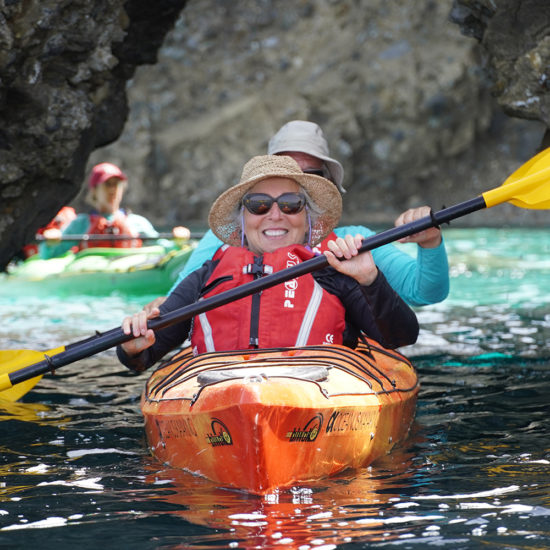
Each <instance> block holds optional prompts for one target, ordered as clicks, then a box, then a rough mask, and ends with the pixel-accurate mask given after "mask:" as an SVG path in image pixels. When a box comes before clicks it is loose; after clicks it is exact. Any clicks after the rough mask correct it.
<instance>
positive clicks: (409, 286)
mask: <svg viewBox="0 0 550 550" xmlns="http://www.w3.org/2000/svg"><path fill="white" fill-rule="evenodd" d="M334 232H335V233H336V235H337V236H338V237H344V236H345V235H348V234H349V235H356V234H358V233H359V234H361V235H363V237H369V236H370V235H374V231H372V230H371V229H368V228H367V227H364V226H362V225H348V226H344V227H337V228H336V229H335V230H334ZM222 245H223V243H222V241H220V240H219V239H218V238H217V237H216V236H215V235H214V233H212V231H208V232H207V233H206V234H205V236H204V237H203V238H202V239H201V241H200V242H199V245H198V246H197V247H196V248H195V250H194V251H193V253H192V254H191V256H190V258H189V260H188V261H187V263H186V264H185V267H184V268H183V270H182V271H181V273H180V274H179V276H178V279H177V281H176V282H175V283H174V285H173V286H172V288H171V289H170V293H171V292H172V291H173V290H174V289H175V288H176V287H177V286H178V284H179V283H180V281H182V280H183V279H184V278H185V277H187V275H189V274H190V273H191V272H193V271H195V270H196V269H198V268H199V267H201V266H202V264H203V263H204V262H205V261H207V260H210V259H212V257H213V256H214V254H215V252H216V250H218V248H220V246H222ZM416 248H417V257H416V258H413V257H412V256H410V255H409V254H407V253H406V252H403V251H402V250H399V249H398V248H397V247H395V246H393V245H391V244H387V245H384V246H381V247H379V248H375V249H374V250H373V251H372V257H373V259H374V262H375V264H376V265H377V267H378V268H379V269H380V270H381V271H382V273H384V275H385V277H386V279H387V280H388V282H389V283H390V285H391V286H392V288H393V289H394V290H395V291H396V292H397V293H398V294H399V295H400V296H401V298H403V300H405V302H407V303H408V304H409V305H411V306H424V305H428V304H435V303H437V302H441V301H443V300H444V299H445V298H446V297H447V296H448V294H449V262H448V259H447V252H446V250H445V244H444V242H443V240H442V241H441V244H440V245H439V246H438V247H436V248H422V247H420V246H417V247H416Z"/></svg>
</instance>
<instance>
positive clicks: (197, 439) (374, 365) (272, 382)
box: [141, 342, 419, 494]
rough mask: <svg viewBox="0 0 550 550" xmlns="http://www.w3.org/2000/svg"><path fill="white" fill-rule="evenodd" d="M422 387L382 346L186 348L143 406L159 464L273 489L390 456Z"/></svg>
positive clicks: (158, 377)
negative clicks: (209, 350) (194, 350)
mask: <svg viewBox="0 0 550 550" xmlns="http://www.w3.org/2000/svg"><path fill="white" fill-rule="evenodd" d="M418 388H419V386H418V379H417V376H416V372H415V370H414V368H413V367H412V365H411V364H410V363H409V362H408V361H407V360H406V359H405V358H404V357H403V356H401V355H399V354H398V353H396V352H393V351H388V350H384V348H381V347H380V346H379V345H377V344H375V343H374V342H370V348H369V349H367V348H363V349H362V350H351V349H349V348H345V347H342V346H312V347H306V348H287V349H278V350H249V351H240V352H224V353H210V354H203V355H200V356H197V357H193V356H192V355H191V353H190V352H189V351H188V350H186V351H184V352H182V353H181V354H179V355H177V356H176V357H175V358H174V359H173V360H171V361H169V362H167V363H166V364H164V365H161V367H159V368H158V369H157V370H156V371H155V372H154V373H153V375H152V376H151V378H150V379H149V381H148V383H147V385H146V388H145V391H144V393H143V396H142V402H141V407H142V412H143V414H144V418H145V429H146V433H147V438H148V442H149V446H150V449H151V452H152V453H153V455H154V456H156V457H157V458H158V459H159V460H160V461H162V462H165V463H167V464H169V465H171V466H173V467H177V468H182V469H184V470H186V471H189V472H192V473H194V474H197V475H202V476H204V477H206V478H208V479H211V480H213V481H215V482H217V483H219V484H220V485H222V486H226V487H234V488H237V489H242V490H245V491H248V492H250V493H255V494H265V493H268V492H271V491H273V490H276V489H279V488H284V487H289V486H291V485H293V484H296V483H303V482H307V481H312V480H316V479H321V478H323V477H327V476H330V475H334V474H336V473H338V472H340V471H342V470H345V469H347V468H359V467H363V466H366V465H368V464H370V463H371V462H372V461H373V460H375V459H376V458H379V457H380V456H382V455H384V454H386V453H388V452H389V451H390V450H391V449H392V447H393V446H394V445H395V444H396V443H397V442H399V441H401V440H402V439H404V438H405V437H406V435H407V433H408V430H409V428H410V425H411V423H412V420H413V418H414V411H415V404H416V397H417V394H418Z"/></svg>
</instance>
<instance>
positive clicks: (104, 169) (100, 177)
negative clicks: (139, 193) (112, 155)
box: [88, 162, 128, 189]
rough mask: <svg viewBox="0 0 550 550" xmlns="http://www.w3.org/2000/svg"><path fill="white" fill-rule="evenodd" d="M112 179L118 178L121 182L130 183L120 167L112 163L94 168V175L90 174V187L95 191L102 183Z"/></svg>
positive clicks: (105, 163)
mask: <svg viewBox="0 0 550 550" xmlns="http://www.w3.org/2000/svg"><path fill="white" fill-rule="evenodd" d="M111 178H118V179H119V180H121V181H128V178H127V177H126V174H125V173H124V172H123V171H122V170H121V169H120V168H119V167H118V166H115V165H114V164H111V163H110V162H102V163H101V164H96V165H95V166H94V167H93V168H92V173H91V174H90V179H89V180H88V187H89V188H90V189H93V188H94V187H97V186H98V185H99V184H100V183H103V182H104V181H107V180H108V179H111Z"/></svg>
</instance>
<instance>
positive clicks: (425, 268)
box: [145, 120, 449, 309]
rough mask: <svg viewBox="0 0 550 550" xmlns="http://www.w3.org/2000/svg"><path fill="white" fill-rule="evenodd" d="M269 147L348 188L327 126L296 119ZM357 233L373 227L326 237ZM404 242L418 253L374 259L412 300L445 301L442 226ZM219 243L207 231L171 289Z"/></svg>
mask: <svg viewBox="0 0 550 550" xmlns="http://www.w3.org/2000/svg"><path fill="white" fill-rule="evenodd" d="M267 153H268V154H269V155H288V156H290V157H292V158H293V159H294V160H295V161H296V162H297V163H298V164H299V165H300V167H301V168H302V170H303V171H304V172H305V173H310V174H318V175H323V176H324V177H326V178H327V179H329V180H330V181H332V182H333V184H334V185H336V187H337V188H338V190H339V191H340V192H341V193H345V189H344V187H343V181H344V168H343V167H342V165H341V164H340V163H339V162H338V161H337V160H336V159H334V158H332V157H331V156H330V152H329V148H328V143H327V141H326V139H325V136H324V134H323V130H322V129H321V128H320V127H319V126H318V125H317V124H315V123H314V122H309V121H305V120H292V121H290V122H288V123H286V124H285V125H283V126H282V127H281V128H280V129H279V131H278V132H277V133H276V134H275V135H274V136H273V137H272V138H271V139H270V140H269V144H268V148H267ZM429 213H430V208H429V207H428V206H421V207H419V208H412V209H409V210H407V211H406V212H403V213H402V214H401V215H400V216H399V217H398V218H397V219H396V220H395V225H396V226H399V225H403V224H405V223H409V222H412V221H414V220H417V219H419V218H423V217H424V216H427V215H429ZM356 233H360V234H361V235H363V236H364V237H368V236H370V235H373V234H374V231H372V230H371V229H369V228H367V227H364V226H342V227H337V228H336V229H335V230H334V234H333V235H329V237H328V238H327V240H328V239H333V238H334V237H335V236H338V237H342V236H345V235H347V234H352V235H354V234H356ZM401 242H411V243H416V244H417V245H418V246H417V256H416V258H413V257H412V256H410V255H409V254H407V253H406V252H403V251H401V250H399V249H398V248H397V247H395V246H393V245H391V244H388V245H385V246H382V247H379V248H376V249H375V250H373V252H372V254H373V258H374V261H375V263H376V265H377V266H378V267H379V268H380V269H381V270H382V271H383V272H384V274H385V276H386V277H387V279H388V282H389V283H390V285H391V286H392V287H393V288H394V289H395V290H396V291H397V292H398V293H399V295H400V296H401V297H402V298H403V299H404V300H405V301H406V302H407V303H408V304H409V305H412V306H423V305H428V304H434V303H437V302H441V301H443V300H444V299H445V298H446V297H447V295H448V294H449V264H448V260H447V253H446V251H445V245H444V243H443V239H442V236H441V231H440V230H439V229H438V228H435V227H433V228H430V229H427V230H425V231H422V232H420V233H417V234H416V235H412V236H410V237H406V238H404V239H402V240H401ZM221 245H222V242H221V241H220V240H219V239H218V238H217V237H216V236H215V235H214V233H213V232H212V231H208V232H207V233H206V234H205V235H204V237H203V238H202V239H201V240H200V242H199V244H198V245H197V247H196V248H195V249H194V250H193V252H192V254H191V256H190V257H189V260H188V261H187V263H186V264H185V267H184V269H183V270H182V272H181V273H180V274H179V276H178V279H177V280H176V282H175V284H174V285H173V287H172V288H171V290H170V292H172V291H173V290H174V289H175V288H176V287H177V285H178V284H179V282H180V281H181V280H182V279H184V278H185V277H187V276H188V275H189V274H190V273H191V272H192V271H194V270H195V269H197V268H198V267H200V266H201V265H202V264H203V263H204V262H205V261H206V260H208V259H210V258H212V257H213V256H214V254H215V252H216V250H218V249H219V247H220V246H221ZM325 247H326V243H321V244H320V250H324V249H325ZM163 301H164V298H157V299H156V300H154V301H153V302H151V303H150V304H148V305H147V306H145V307H146V309H147V308H149V307H153V306H155V305H156V306H158V305H160V304H161V303H162V302H163Z"/></svg>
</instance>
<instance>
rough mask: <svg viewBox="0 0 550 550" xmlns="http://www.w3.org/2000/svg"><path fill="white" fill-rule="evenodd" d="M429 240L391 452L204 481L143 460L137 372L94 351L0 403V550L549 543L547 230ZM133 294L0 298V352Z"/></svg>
mask: <svg viewBox="0 0 550 550" xmlns="http://www.w3.org/2000/svg"><path fill="white" fill-rule="evenodd" d="M445 236H446V237H445V238H446V243H447V247H448V251H449V257H450V261H451V277H452V279H451V294H450V296H449V298H448V299H447V300H446V301H445V302H443V303H441V304H438V305H434V306H430V307H425V308H418V310H417V313H418V316H419V320H420V324H421V335H420V338H419V342H418V343H417V344H416V345H415V346H411V347H409V348H407V349H406V350H405V353H406V354H407V355H408V356H409V357H410V358H411V359H412V360H413V362H414V363H415V365H416V367H417V369H418V372H419V377H420V381H421V391H420V396H419V401H418V406H417V414H416V420H415V423H414V425H413V427H412V430H411V433H410V437H409V438H408V439H407V441H406V442H405V443H404V444H402V445H401V446H400V447H399V448H396V449H394V451H393V452H392V453H391V454H389V455H388V456H386V457H384V458H383V459H381V460H379V461H378V462H376V463H375V464H373V465H372V466H370V467H367V468H363V469H362V470H360V471H348V472H345V473H343V474H341V475H339V476H337V477H335V478H333V479H329V480H323V481H319V482H316V483H311V484H304V485H303V486H299V487H294V488H292V489H291V490H285V491H281V492H279V493H275V494H271V495H268V496H266V497H263V498H262V497H256V496H250V495H247V494H244V493H240V492H237V491H231V490H225V489H221V488H218V487H216V486H215V484H213V483H211V482H209V481H207V480H204V479H201V478H197V477H193V476H191V475H189V474H186V473H183V472H181V471H177V470H174V469H171V468H168V467H166V466H164V465H162V464H159V463H158V462H156V461H155V460H154V459H153V458H151V457H150V456H149V454H148V451H147V446H146V442H145V438H144V432H143V426H142V417H141V414H140V410H139V398H140V393H141V391H142V388H143V386H144V383H145V380H146V377H147V374H146V373H145V374H142V375H139V376H134V375H132V374H130V373H129V372H127V371H126V369H125V368H124V367H122V366H121V365H120V364H118V362H117V360H116V358H115V355H114V352H113V351H107V352H104V353H102V354H100V355H97V356H95V357H92V358H89V359H87V360H83V361H79V362H78V363H76V364H73V365H68V366H66V367H63V368H62V369H59V370H58V371H57V372H56V374H55V376H51V375H48V376H45V377H44V378H43V379H42V380H41V381H40V382H39V383H38V385H37V386H36V387H35V388H34V389H33V390H32V391H31V392H29V393H28V394H27V395H26V396H25V397H24V398H23V399H22V400H21V401H20V402H17V403H13V404H8V403H2V404H1V405H0V445H1V452H0V548H33V547H36V548H47V549H49V548H55V549H56V550H64V549H69V548H70V549H73V548H80V549H87V548H94V549H95V548H117V549H118V548H133V549H179V548H197V549H198V548H204V549H206V548H208V549H213V548H293V549H300V550H306V549H318V550H319V549H320V550H326V549H332V548H341V549H344V548H345V549H359V548H399V549H420V548H452V549H457V548H458V549H474V548H486V549H491V548H495V549H497V548H498V549H502V548H509V549H533V548H548V547H550V423H549V418H550V405H549V402H550V351H549V349H548V342H549V340H550V237H549V233H548V231H546V230H533V229H531V230H529V229H514V230H511V229H501V230H497V229H448V230H446V231H445ZM409 249H410V250H412V251H413V252H412V253H414V248H409ZM149 298H150V297H147V296H142V297H133V298H123V297H121V296H117V295H116V294H115V295H112V296H109V297H106V298H84V297H80V298H74V299H68V298H64V299H62V300H60V299H58V298H55V297H53V296H52V297H49V298H42V299H36V298H33V297H32V296H11V297H9V298H5V297H4V298H0V310H1V312H2V323H1V325H0V341H1V343H2V349H21V348H24V349H36V350H47V349H50V348H53V347H55V346H57V345H62V344H67V343H70V342H74V341H77V340H80V339H84V338H87V337H88V336H90V335H91V334H93V333H94V331H96V330H99V331H103V330H107V329H110V328H114V327H116V326H118V325H119V324H120V321H121V319H122V318H123V316H124V315H125V314H127V313H129V312H132V311H134V310H136V309H139V308H140V307H141V306H142V305H143V304H144V303H146V302H147V301H148V300H149Z"/></svg>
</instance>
